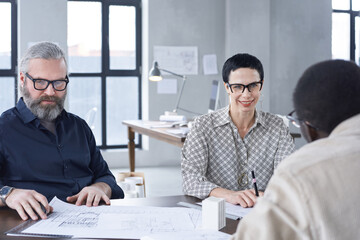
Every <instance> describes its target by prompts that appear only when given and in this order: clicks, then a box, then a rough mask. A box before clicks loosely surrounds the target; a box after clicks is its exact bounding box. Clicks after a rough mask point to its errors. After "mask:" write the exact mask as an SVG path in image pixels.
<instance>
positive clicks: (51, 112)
mask: <svg viewBox="0 0 360 240" xmlns="http://www.w3.org/2000/svg"><path fill="white" fill-rule="evenodd" d="M49 87H52V86H49ZM65 91H66V90H65ZM20 92H21V94H22V96H23V99H24V102H25V104H26V106H27V107H28V108H29V109H30V111H31V112H32V113H33V114H34V115H35V116H36V117H37V118H38V119H40V120H46V121H53V120H55V119H56V118H57V117H58V116H59V115H60V113H61V112H62V110H63V109H64V102H65V97H66V92H65V95H64V96H63V97H62V98H59V97H55V96H41V97H40V98H38V99H32V98H31V96H30V92H29V90H28V89H27V87H26V84H24V87H20ZM43 100H51V101H55V103H56V104H55V106H51V105H46V106H42V105H41V101H43Z"/></svg>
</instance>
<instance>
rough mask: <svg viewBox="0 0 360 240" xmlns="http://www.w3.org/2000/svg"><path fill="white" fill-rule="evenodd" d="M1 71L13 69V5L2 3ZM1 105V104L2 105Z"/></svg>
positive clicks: (0, 7) (0, 8)
mask: <svg viewBox="0 0 360 240" xmlns="http://www.w3.org/2000/svg"><path fill="white" fill-rule="evenodd" d="M0 23H1V24H0V33H1V37H0V69H10V68H11V4H10V3H0ZM0 104H1V103H0Z"/></svg>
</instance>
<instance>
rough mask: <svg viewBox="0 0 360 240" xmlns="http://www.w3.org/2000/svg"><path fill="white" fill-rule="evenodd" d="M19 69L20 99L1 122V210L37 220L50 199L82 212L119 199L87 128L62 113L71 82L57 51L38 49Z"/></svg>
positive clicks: (47, 45) (42, 44)
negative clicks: (81, 209)
mask: <svg viewBox="0 0 360 240" xmlns="http://www.w3.org/2000/svg"><path fill="white" fill-rule="evenodd" d="M19 65H20V74H19V79H20V81H19V85H20V92H21V95H22V97H21V98H20V99H19V101H18V103H17V104H16V106H15V107H14V108H11V109H9V110H7V111H5V112H4V113H3V114H2V115H1V117H0V188H1V190H0V200H1V202H0V206H8V207H9V208H12V209H15V210H16V211H17V212H18V214H19V215H20V217H21V218H22V219H23V220H26V219H28V218H29V217H30V218H31V219H33V220H37V219H38V216H37V214H38V215H39V216H40V217H41V218H42V219H44V218H46V214H45V213H44V211H43V209H42V208H41V205H43V207H44V208H45V210H46V212H50V211H51V207H50V206H49V203H48V201H49V200H51V199H52V198H53V197H54V196H57V197H58V198H60V199H61V200H64V201H65V200H66V201H68V202H73V203H75V204H76V205H81V204H86V205H87V206H97V205H98V204H99V202H100V201H103V202H105V203H106V204H110V198H123V197H124V193H123V191H122V190H121V188H120V187H119V186H118V185H117V184H116V181H115V178H114V176H113V175H112V174H111V172H110V170H109V168H108V165H107V163H106V162H105V161H104V159H103V157H102V156H101V153H100V150H99V149H98V148H97V147H96V142H95V137H94V135H93V133H92V131H91V129H90V128H89V126H88V125H87V124H86V122H85V121H84V120H83V119H81V118H80V117H78V116H76V115H74V114H71V113H68V112H67V111H65V110H64V101H65V97H66V93H67V86H68V84H71V81H70V80H69V78H68V76H67V64H66V60H65V56H64V52H63V51H62V49H61V48H60V47H59V46H57V45H56V44H54V43H51V42H40V43H37V44H35V45H33V46H32V47H30V48H29V49H28V50H27V51H26V53H25V55H24V57H23V58H22V59H21V61H20V64H19ZM75 81H76V80H75ZM36 213H37V214H36Z"/></svg>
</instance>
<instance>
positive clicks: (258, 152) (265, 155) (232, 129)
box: [181, 107, 294, 199]
mask: <svg viewBox="0 0 360 240" xmlns="http://www.w3.org/2000/svg"><path fill="white" fill-rule="evenodd" d="M293 151H294V141H293V139H292V137H291V135H290V133H289V129H288V127H287V126H286V125H285V124H284V122H283V120H282V119H281V118H279V117H277V116H276V115H274V114H271V113H265V112H261V111H256V113H255V124H254V125H253V126H252V127H251V128H250V130H249V132H248V133H247V134H246V136H245V137H244V139H242V138H241V137H240V134H239V132H238V130H237V128H236V126H235V124H234V123H233V122H232V120H231V118H230V115H229V107H225V108H222V109H220V110H218V111H216V112H212V113H209V114H206V115H203V116H200V117H198V118H196V119H195V121H194V124H193V127H192V128H191V131H190V132H189V134H188V135H187V137H186V141H185V144H184V147H183V149H182V162H181V168H182V177H183V191H184V193H185V194H187V195H191V196H195V197H198V198H201V199H204V198H206V197H208V196H209V194H210V192H211V190H212V189H214V188H217V187H221V188H226V189H230V190H234V191H238V190H244V189H250V188H253V185H252V177H251V171H252V170H254V171H255V174H256V182H257V185H258V189H259V190H261V191H264V190H265V188H266V185H267V183H268V182H269V180H270V178H271V176H272V174H273V172H274V169H275V168H276V166H277V165H278V164H279V163H280V161H281V160H282V159H284V158H285V157H286V156H287V155H289V154H291V153H292V152H293Z"/></svg>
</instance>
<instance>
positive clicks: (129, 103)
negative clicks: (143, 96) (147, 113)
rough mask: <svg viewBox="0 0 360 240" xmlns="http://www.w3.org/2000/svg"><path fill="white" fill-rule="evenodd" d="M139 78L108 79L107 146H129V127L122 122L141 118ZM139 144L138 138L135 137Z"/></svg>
mask: <svg viewBox="0 0 360 240" xmlns="http://www.w3.org/2000/svg"><path fill="white" fill-rule="evenodd" d="M138 82H139V81H138V78H137V77H108V78H106V103H107V108H106V109H107V110H106V113H107V114H106V115H107V116H106V124H107V132H106V134H107V144H108V145H118V144H127V143H128V137H127V127H126V126H124V125H123V124H122V123H121V122H122V121H123V120H129V119H130V120H131V119H138V118H139V90H138ZM135 143H138V136H136V137H135Z"/></svg>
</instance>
